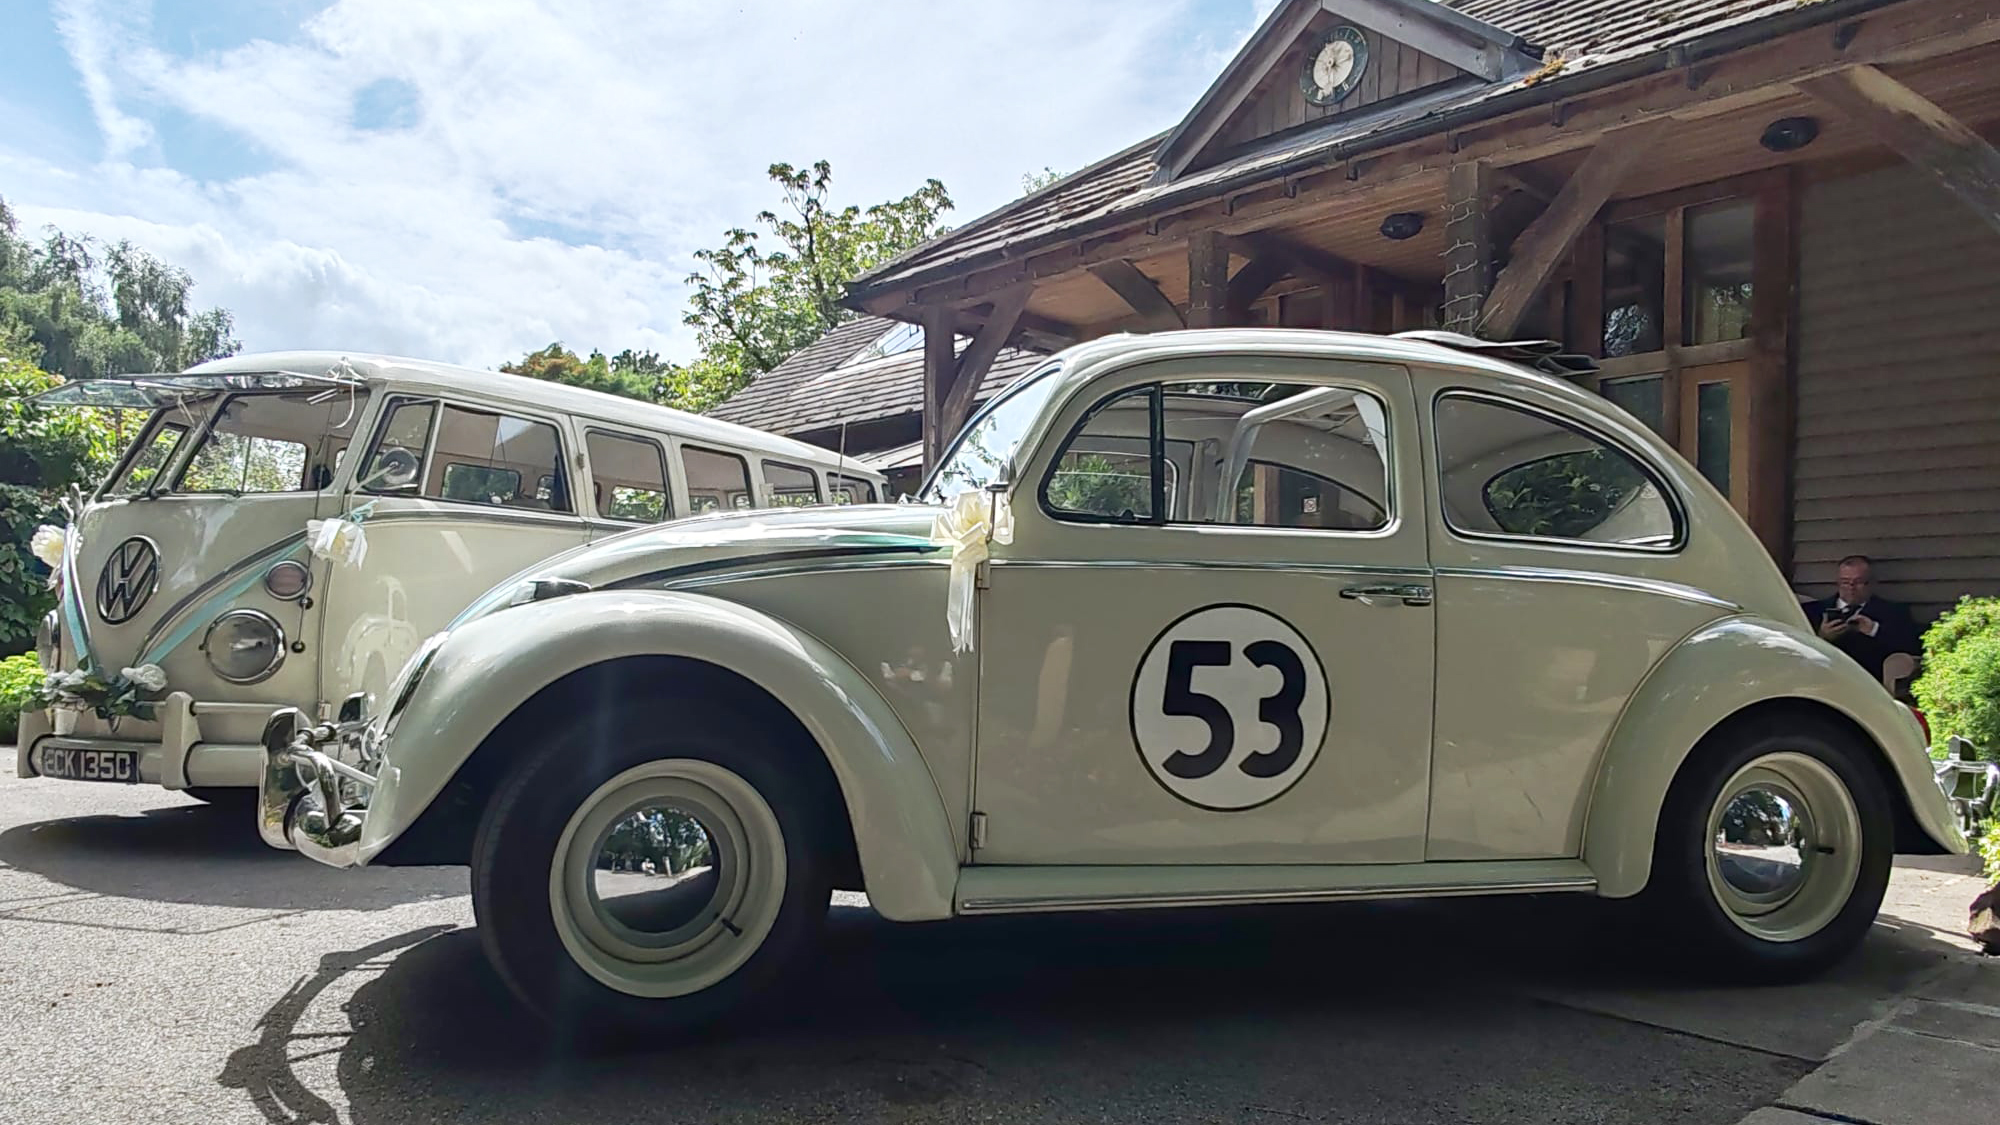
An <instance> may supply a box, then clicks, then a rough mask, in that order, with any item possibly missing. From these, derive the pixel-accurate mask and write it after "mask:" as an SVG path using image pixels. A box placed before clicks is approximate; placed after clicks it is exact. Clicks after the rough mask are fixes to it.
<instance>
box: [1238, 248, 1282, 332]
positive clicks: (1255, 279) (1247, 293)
mask: <svg viewBox="0 0 2000 1125" xmlns="http://www.w3.org/2000/svg"><path fill="white" fill-rule="evenodd" d="M1291 272H1292V261H1291V259H1289V258H1287V257H1285V256H1284V255H1282V254H1264V255H1262V256H1256V255H1251V256H1250V261H1249V264H1247V265H1245V266H1244V267H1243V268H1242V269H1240V270H1237V271H1236V275H1235V276H1234V277H1231V278H1230V279H1229V318H1230V319H1231V320H1238V321H1240V320H1246V319H1248V314H1249V311H1250V306H1251V305H1253V304H1255V303H1256V302H1257V298H1259V297H1262V296H1263V295H1264V293H1265V292H1266V291H1267V290H1269V289H1270V288H1271V286H1273V285H1276V284H1277V283H1278V282H1279V281H1281V280H1283V279H1284V278H1285V277H1286V276H1287V275H1288V274H1290V273H1291Z"/></svg>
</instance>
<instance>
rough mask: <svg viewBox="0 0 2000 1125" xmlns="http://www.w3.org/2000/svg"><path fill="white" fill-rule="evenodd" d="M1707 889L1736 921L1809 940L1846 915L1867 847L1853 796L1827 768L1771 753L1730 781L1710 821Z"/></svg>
mask: <svg viewBox="0 0 2000 1125" xmlns="http://www.w3.org/2000/svg"><path fill="white" fill-rule="evenodd" d="M1706 841H1707V843H1706V852H1707V861H1708V863H1707V866H1708V885H1709V889H1710V890H1711V891H1712V892H1714V894H1715V900H1716V902H1717V903H1719V904H1720V905H1721V906H1722V909H1723V912H1724V913H1726V914H1728V915H1729V919H1730V921H1732V922H1734V923H1736V925H1737V926H1738V927H1739V928H1741V929H1742V930H1744V931H1745V932H1746V933H1749V934H1751V935H1752V936H1755V937H1758V938H1761V939H1763V940H1765V941H1770V942H1793V941H1802V940H1804V939H1806V938H1809V937H1811V936H1813V935H1814V934H1816V933H1818V932H1820V931H1821V930H1823V929H1825V928H1826V927H1827V926H1828V925H1829V924H1830V923H1832V921H1833V920H1834V919H1835V918H1836V917H1838V916H1839V914H1840V911H1841V909H1842V908H1843V907H1845V906H1846V905H1847V900H1848V898H1849V896H1850V895H1852V894H1853V892H1854V886H1855V883H1856V882H1857V881H1858V880H1859V878H1860V875H1861V856H1862V851H1863V848H1864V845H1865V841H1864V840H1863V838H1862V832H1861V815H1860V813H1859V812H1857V811H1856V809H1855V806H1854V797H1853V795H1852V794H1851V793H1849V792H1848V790H1847V785H1846V784H1845V783H1844V782H1842V781H1841V780H1840V775H1838V774H1836V773H1835V772H1834V771H1833V770H1832V769H1831V768H1830V767H1829V766H1827V765H1826V763H1824V762H1821V761H1820V760H1819V759H1817V758H1814V757H1812V756H1810V755H1807V754H1799V753H1791V752H1784V753H1776V754H1766V755H1764V756H1762V757H1759V758H1757V759H1755V760H1753V761H1751V762H1749V763H1747V764H1745V765H1744V766H1743V768H1741V769H1739V770H1737V771H1736V772H1735V773H1734V774H1733V775H1731V776H1730V778H1729V780H1728V781H1726V782H1724V783H1723V785H1722V789H1721V790H1720V791H1719V792H1718V794H1717V795H1716V799H1715V802H1714V804H1713V806H1711V808H1710V810H1709V814H1708V835H1707V837H1706Z"/></svg>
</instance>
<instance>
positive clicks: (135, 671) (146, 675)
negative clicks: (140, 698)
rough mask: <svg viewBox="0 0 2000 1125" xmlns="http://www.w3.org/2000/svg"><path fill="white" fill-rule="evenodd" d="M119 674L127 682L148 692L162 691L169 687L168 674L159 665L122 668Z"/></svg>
mask: <svg viewBox="0 0 2000 1125" xmlns="http://www.w3.org/2000/svg"><path fill="white" fill-rule="evenodd" d="M118 674H119V675H120V676H122V677H123V678H124V679H125V680H126V681H128V682H130V683H134V684H138V685H139V686H140V687H142V688H145V689H146V690H147V691H160V690H161V689H163V688H165V687H166V686H167V674H166V672H165V671H163V670H162V669H161V668H160V666H159V665H158V664H141V665H139V666H138V667H136V668H122V669H120V670H119V672H118Z"/></svg>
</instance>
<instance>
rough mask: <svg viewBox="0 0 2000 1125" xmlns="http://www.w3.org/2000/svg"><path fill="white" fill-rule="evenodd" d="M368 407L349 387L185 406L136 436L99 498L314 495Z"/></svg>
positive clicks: (329, 479) (164, 413)
mask: <svg viewBox="0 0 2000 1125" xmlns="http://www.w3.org/2000/svg"><path fill="white" fill-rule="evenodd" d="M367 404H368V392H367V391H365V390H358V389H356V388H353V387H351V386H340V387H327V388H323V389H316V390H305V391H290V392H251V393H248V394H236V395H230V396H229V397H227V398H221V397H219V396H217V397H210V398H205V399H194V400H183V401H182V402H180V403H178V404H176V405H174V406H170V407H167V408H165V409H163V410H160V411H158V412H156V413H155V414H154V416H153V418H152V420H151V421H149V422H148V423H147V425H146V427H145V428H144V429H143V430H141V431H140V432H139V437H138V439H137V440H136V441H135V442H134V443H133V447H132V449H131V450H130V451H129V452H128V453H127V455H126V459H125V462H124V464H123V465H121V466H120V469H119V472H118V473H117V474H116V475H115V476H114V477H113V479H112V481H111V482H110V483H109V484H107V485H106V487H105V490H104V495H106V496H137V495H158V494H160V493H162V492H177V493H211V492H212V493H226V494H230V495H240V494H243V493H253V492H314V491H317V490H319V489H322V488H325V487H326V486H328V485H329V484H331V483H333V479H334V472H335V470H336V469H338V467H339V465H340V462H341V458H342V456H343V455H344V454H345V453H346V451H347V447H348V445H349V443H350V442H351V441H352V440H353V437H354V428H355V425H356V423H358V422H359V421H360V420H361V414H362V411H363V409H364V408H365V407H366V406H367ZM191 442H192V443H193V448H192V449H191V450H188V451H186V452H183V450H184V449H185V448H186V447H187V446H188V445H189V444H190V443H191ZM169 480H171V481H172V483H171V484H168V483H167V482H168V481H169Z"/></svg>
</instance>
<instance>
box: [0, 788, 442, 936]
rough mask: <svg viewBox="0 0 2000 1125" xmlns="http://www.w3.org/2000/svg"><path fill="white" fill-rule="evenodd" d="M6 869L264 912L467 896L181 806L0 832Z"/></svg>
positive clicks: (104, 890) (136, 895) (230, 817)
mask: <svg viewBox="0 0 2000 1125" xmlns="http://www.w3.org/2000/svg"><path fill="white" fill-rule="evenodd" d="M0 863H6V864H8V865H10V866H13V867H18V868H20V869H21V870H23V871H31V872H33V873H35V874H37V875H40V876H42V877H43V878H45V879H49V880H51V881H54V882H57V883H61V884H63V885H65V886H69V887H75V888H77V889H78V890H83V891H91V892H94V893H97V894H103V895H112V896H115V897H119V898H132V899H144V900H147V901H152V902H167V903H184V904H192V905H201V906H237V907H253V908H257V909H263V910H335V909H337V910H381V909H385V908H387V907H391V906H397V905H400V904H402V903H406V902H416V901H419V900H423V899H429V898H440V897H446V896H451V895H462V894H465V893H466V873H465V872H464V871H463V870H462V869H442V868H363V869H360V870H357V871H331V870H328V869H325V868H322V867H320V866H319V865H317V864H314V863H312V862H311V861H309V860H306V859H303V858H301V857H300V856H297V855H293V854H291V853H289V852H281V851H278V850H277V849H275V848H271V847H269V846H267V845H266V844H265V843H264V842H263V841H262V840H261V839H259V838H258V836H257V832H256V830H255V828H254V827H253V826H252V824H251V821H250V814H249V813H247V812H245V811H244V810H242V809H240V808H238V809H232V808H227V807H222V806H215V807H211V806H207V805H175V806H171V807H166V808H151V809H146V810H145V811H144V812H142V813H139V814H137V815H130V816H111V815H106V816H77V817H67V818H64V819H59V820H44V821H37V822H34V823H30V824H22V825H17V826H15V827H13V828H9V829H7V830H6V831H4V832H0Z"/></svg>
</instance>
